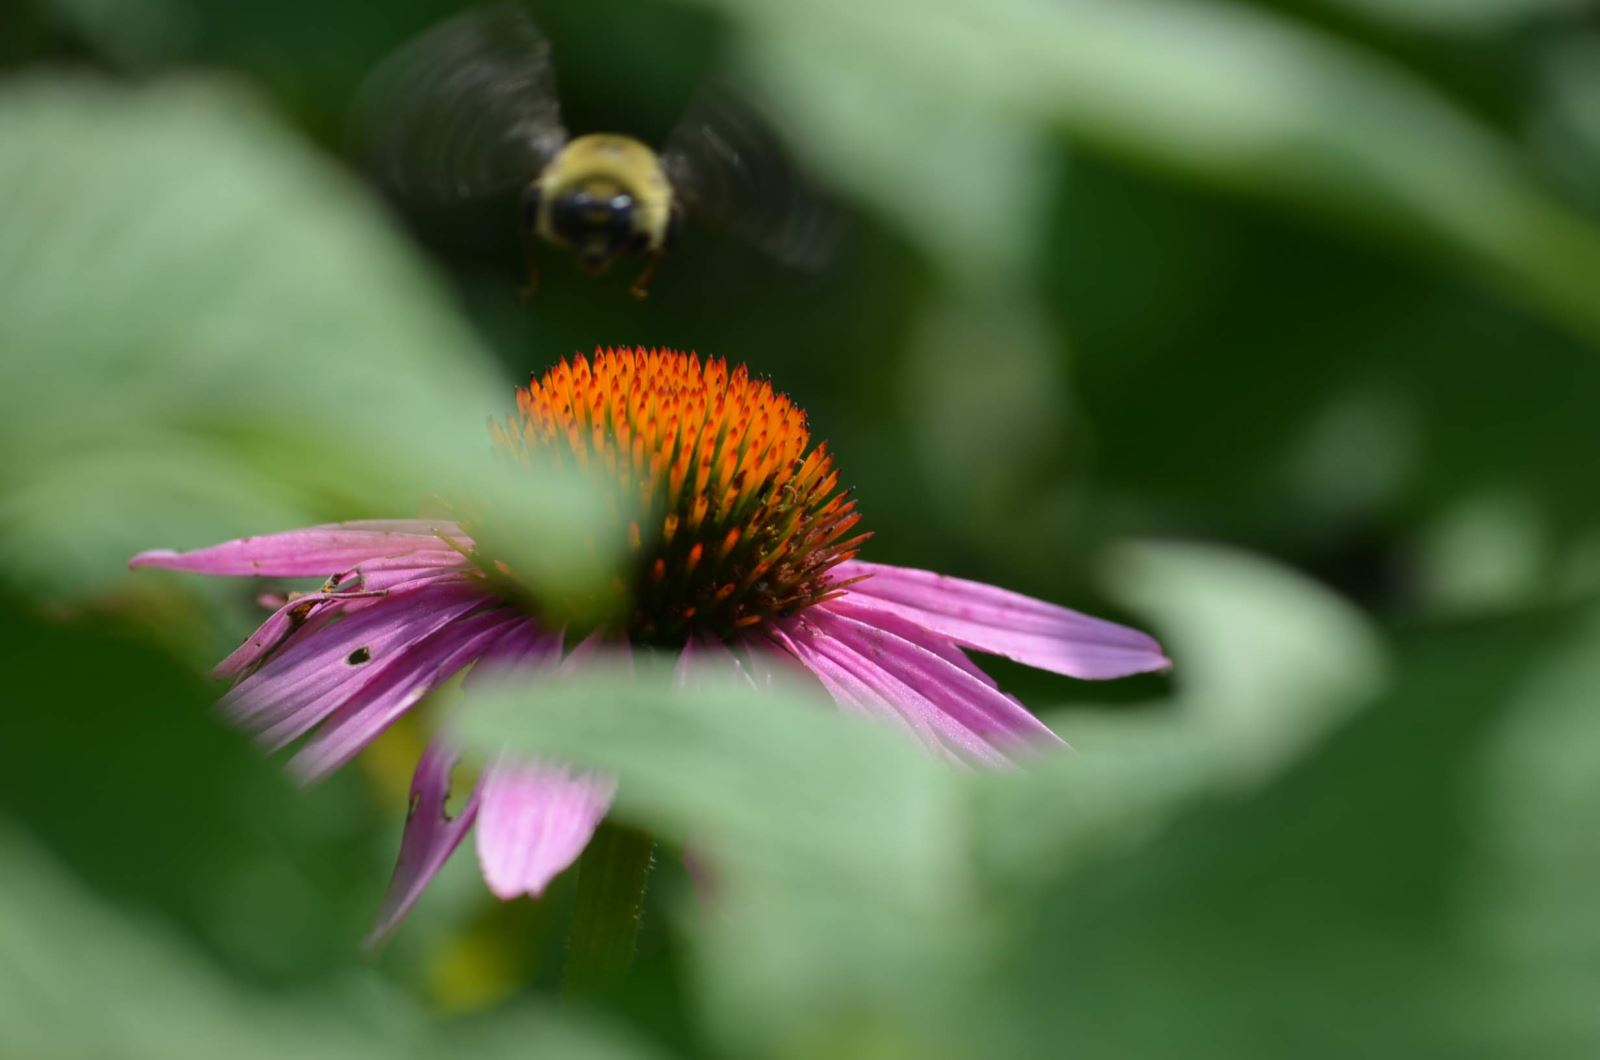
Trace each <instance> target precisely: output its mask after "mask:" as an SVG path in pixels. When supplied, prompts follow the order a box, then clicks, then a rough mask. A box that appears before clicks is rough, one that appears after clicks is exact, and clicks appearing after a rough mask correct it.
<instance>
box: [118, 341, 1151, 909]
mask: <svg viewBox="0 0 1600 1060" xmlns="http://www.w3.org/2000/svg"><path fill="white" fill-rule="evenodd" d="M494 434H495V442H496V445H497V447H498V448H500V449H501V450H503V451H505V452H508V453H510V454H512V455H513V456H521V457H533V456H560V457H562V458H569V459H575V460H576V461H577V462H578V463H579V464H581V465H583V466H585V467H587V468H588V469H590V470H592V471H600V472H602V473H604V474H605V475H607V476H615V480H616V482H617V483H618V484H619V487H620V488H621V489H622V490H623V491H625V496H626V497H627V499H628V500H629V501H630V502H632V503H634V504H635V505H636V507H635V508H634V510H636V511H638V512H641V513H646V514H644V515H641V517H640V519H639V520H638V521H635V522H634V523H633V524H632V525H630V527H629V543H630V546H631V549H632V561H631V573H632V578H631V584H629V583H627V582H619V583H618V584H617V585H615V586H614V587H613V589H614V590H615V591H616V592H617V593H618V595H619V598H622V599H625V600H627V601H629V604H628V606H627V608H624V611H625V612H626V613H625V615H624V617H623V618H621V619H619V620H618V621H616V622H615V623H610V624H607V625H604V626H602V627H601V628H600V629H597V630H594V631H592V632H590V633H589V634H588V635H587V636H586V637H585V638H584V639H583V641H582V643H580V644H578V645H576V646H575V647H573V648H572V649H571V650H569V649H568V647H567V644H566V639H567V638H566V635H565V634H564V632H563V630H562V629H560V628H557V624H556V623H555V622H553V621H552V620H551V619H550V618H549V617H548V616H542V615H541V614H540V613H539V611H538V609H537V608H536V607H534V606H532V605H531V604H529V603H527V602H526V597H525V596H524V595H523V594H519V593H517V592H514V591H508V589H509V587H510V586H511V585H512V584H513V581H512V579H510V577H509V574H510V572H509V568H507V566H506V565H505V563H504V562H503V561H500V560H499V559H497V557H495V556H493V555H486V554H484V552H485V549H486V548H487V546H486V545H483V544H479V543H475V541H474V534H473V529H474V527H473V526H471V525H467V526H463V525H461V523H460V522H455V521H446V520H392V521H367V522H353V523H337V524H332V525H327V526H317V527H311V528H309V529H305V530H293V531H289V532H287V533H280V534H269V535H266V536H262V537H250V538H244V539H242V540H238V541H230V542H227V543H225V544H221V545H216V546H213V547H211V548H204V549H199V550H197V551H194V552H183V553H177V552H170V551H155V552H145V553H141V554H140V555H138V556H135V557H134V558H133V560H132V561H131V565H132V566H134V567H166V568H169V569H172V570H182V571H195V572H198V573H203V574H223V575H247V576H260V577H269V578H300V577H316V578H324V579H326V580H325V581H324V582H323V584H322V585H321V587H320V588H318V589H317V590H315V591H313V592H307V593H301V594H290V595H289V596H288V597H287V598H286V599H284V600H283V601H282V602H281V605H280V606H278V607H277V608H276V610H274V611H273V613H272V615H271V617H269V618H268V619H267V620H266V621H265V622H264V623H263V624H262V625H261V627H260V628H259V629H257V630H256V632H255V633H254V634H252V635H251V636H250V637H249V639H247V640H246V641H245V642H244V644H242V645H241V646H240V647H239V648H238V650H236V651H235V652H234V653H233V654H232V655H230V656H228V658H226V659H224V660H223V661H222V662H221V663H220V664H219V665H218V667H217V670H216V672H217V674H218V675H219V676H222V677H227V678H236V679H237V683H236V684H234V686H233V688H232V689H231V690H230V691H229V692H228V694H227V695H226V696H225V697H224V698H223V700H222V706H223V707H224V709H225V710H226V712H227V713H228V715H229V716H231V717H232V718H234V719H235V720H236V721H238V722H239V723H240V724H242V725H243V726H245V727H247V728H248V729H250V730H252V731H254V732H256V733H257V734H259V735H260V736H261V738H262V739H263V740H264V741H265V742H266V743H267V744H268V745H269V746H271V747H273V748H274V749H276V748H281V747H284V746H286V745H288V744H291V743H295V742H297V741H303V742H301V744H300V747H299V749H298V750H297V751H296V753H295V755H294V757H293V758H292V760H291V761H290V768H291V769H292V770H293V771H294V772H295V773H296V774H297V775H298V776H300V777H301V778H303V779H306V780H314V779H317V778H320V777H322V776H324V775H326V774H327V773H329V772H330V771H332V770H334V769H336V768H338V767H339V766H341V765H343V764H344V763H346V762H348V761H350V759H351V758H353V757H354V756H355V755H356V754H357V753H358V752H359V751H361V749H362V748H364V747H366V746H367V745H368V744H369V743H371V742H372V741H373V739H374V738H376V737H377V736H378V735H379V734H380V733H381V732H383V731H384V729H385V728H387V727H388V726H389V725H390V724H392V723H393V722H394V721H395V720H396V719H397V718H399V717H400V716H401V715H403V714H404V713H405V712H406V711H408V710H410V709H411V708H412V707H413V706H415V705H416V704H417V703H418V701H420V700H421V699H422V698H423V697H424V696H426V695H427V694H428V692H429V691H430V690H431V689H433V688H434V687H436V686H437V685H439V684H440V683H442V682H444V681H446V680H448V679H449V678H450V677H452V676H453V675H454V674H456V673H458V672H459V671H461V670H463V669H464V668H466V667H469V666H472V665H473V664H479V665H483V666H499V665H521V666H531V667H539V666H555V665H559V664H562V663H563V661H564V660H568V661H570V660H572V659H573V658H574V657H575V656H581V655H582V654H583V653H585V652H586V651H587V650H589V649H591V648H592V647H594V646H596V645H602V644H605V643H607V642H612V643H623V642H631V643H640V644H643V643H648V644H652V645H657V646H666V647H670V648H674V649H677V650H679V651H681V652H682V653H683V654H684V656H685V657H688V656H689V655H691V654H695V655H698V654H700V653H706V652H711V653H716V654H717V655H718V656H720V657H722V658H723V659H724V661H731V662H732V664H733V665H734V666H736V667H737V668H738V669H740V670H742V671H743V672H745V673H746V674H748V675H750V676H751V677H752V679H756V680H759V679H761V677H762V675H764V674H766V673H769V672H771V671H772V670H773V669H775V668H778V667H785V666H787V667H790V668H793V666H794V664H795V663H798V665H799V667H802V668H803V669H804V670H805V671H809V672H810V673H811V674H812V675H814V676H815V678H816V680H817V681H818V682H820V683H821V685H822V687H823V688H825V689H826V690H827V692H828V693H829V694H830V695H831V696H832V698H833V699H834V700H836V701H837V702H838V703H839V705H840V706H841V707H843V708H845V709H846V710H850V711H853V712H858V713H864V714H869V715H874V716H878V717H881V718H883V719H886V720H888V721H889V722H892V723H894V724H896V725H899V726H901V727H902V728H904V729H905V730H906V731H907V732H908V733H910V734H911V735H912V736H913V737H914V738H916V739H919V740H921V741H922V742H924V743H925V744H926V745H927V746H928V747H929V748H930V749H931V750H932V751H933V752H934V753H936V754H940V755H944V756H948V757H950V758H952V759H955V760H958V761H968V762H974V763H994V764H999V763H1004V762H1006V761H1008V760H1009V759H1010V758H1011V757H1012V756H1013V755H1014V754H1015V753H1016V752H1017V751H1019V750H1020V749H1022V748H1023V747H1026V746H1027V745H1030V744H1038V743H1040V742H1046V743H1055V742H1059V741H1058V740H1057V737H1056V736H1055V734H1054V733H1052V732H1051V731H1050V730H1049V729H1048V728H1046V727H1045V726H1044V725H1043V724H1042V723H1041V722H1040V721H1039V720H1038V719H1036V718H1035V717H1034V716H1033V715H1032V714H1030V713H1028V711H1027V710H1026V709H1025V708H1024V707H1023V706H1022V704H1021V703H1019V702H1018V701H1017V700H1016V699H1014V698H1013V697H1011V696H1009V695H1007V694H1006V693H1004V692H1002V691H1001V690H1000V689H999V688H998V687H997V685H996V684H995V682H994V681H993V680H992V679H991V678H990V677H989V676H988V675H986V674H985V673H984V672H983V671H982V670H980V669H979V668H978V667H977V666H976V665H974V664H973V663H972V662H971V660H969V659H968V657H967V655H966V652H967V650H973V651H979V652H987V653H989V654H993V655H1001V656H1004V657H1006V658H1009V659H1014V660H1016V661H1017V662H1020V663H1025V664H1027V665H1029V666H1034V667H1038V668H1040V669H1043V670H1049V671H1052V672H1054V673H1059V674H1066V675H1069V676H1072V677H1078V678H1086V679H1090V680H1100V679H1106V678H1115V677H1123V676H1126V675H1129V674H1135V673H1141V672H1144V671H1149V670H1158V669H1162V668H1164V667H1166V666H1167V665H1168V662H1167V659H1166V658H1165V657H1164V656H1163V655H1162V653H1161V648H1160V646H1159V645H1158V644H1157V643H1156V642H1155V641H1154V640H1152V639H1151V638H1150V637H1148V636H1146V635H1145V634H1143V633H1140V632H1138V631H1137V630H1133V629H1129V628H1127V627H1124V626H1119V625H1116V624H1114V623H1111V622H1107V621H1104V620H1102V619H1098V618H1092V617H1090V616H1088V615H1083V614H1080V613H1078V612H1076V611H1070V610H1067V609H1066V608H1063V607H1057V606H1055V605H1054V604H1048V603H1044V602H1042V601H1039V600H1035V599H1032V598H1030V597H1027V596H1022V595H1019V594H1017V593H1013V592H1008V591H1006V590H1004V589H997V588H994V587H992V586H988V585H983V584H980V583H977V582H971V581H965V580H963V579H960V578H951V577H945V576H943V575H939V574H934V573H931V572H929V571H923V570H913V569H910V568H905V567H893V566H886V565H883V564H877V563H866V562H862V561H860V560H857V559H855V558H854V557H855V554H856V549H857V547H858V546H859V545H860V543H861V542H862V541H863V540H864V539H865V536H866V535H859V534H857V535H852V530H853V529H854V528H855V526H856V523H857V521H858V519H859V516H858V514H857V513H856V511H855V505H854V501H853V500H852V499H851V498H850V496H849V494H848V492H846V491H841V490H840V489H839V488H838V472H837V471H835V470H834V469H833V466H832V464H833V461H832V458H831V456H830V455H829V454H828V452H827V449H826V447H825V446H823V445H818V446H817V447H815V448H812V447H811V445H810V434H809V431H808V430H807V426H806V420H805V414H804V413H803V412H802V411H801V410H800V409H799V408H797V407H796V406H795V405H794V404H793V403H792V402H791V401H790V400H789V399H788V398H787V397H785V396H784V395H782V394H779V393H777V392H776V391H774V390H773V389H772V386H771V385H770V384H769V383H767V382H765V381H761V380H756V379H752V378H751V377H750V376H749V374H748V373H747V372H746V370H745V369H744V368H743V367H739V368H735V369H733V370H732V371H730V370H729V369H728V366H727V364H726V362H724V361H722V360H706V361H702V360H700V358H699V357H697V356H695V355H693V354H689V355H685V354H681V353H675V352H669V351H658V350H642V349H640V350H634V349H624V350H603V351H599V352H597V353H596V354H595V357H594V360H593V362H592V363H591V362H590V361H589V360H588V359H586V358H584V357H581V356H579V357H576V358H574V359H573V360H572V361H571V362H566V361H563V362H562V363H561V364H560V365H558V366H556V367H555V368H552V369H551V370H550V371H548V372H546V373H545V374H544V376H543V377H541V378H539V379H537V380H535V381H533V382H531V383H530V384H529V385H528V386H527V387H525V388H523V389H520V390H519V391H518V392H517V411H516V413H515V414H514V415H512V416H511V417H509V418H508V420H507V422H506V423H505V424H504V425H503V426H502V425H496V428H495V431H494ZM469 523H470V520H469ZM480 536H482V535H480ZM455 759H456V755H455V753H454V752H453V751H452V750H451V749H450V748H449V747H447V746H445V745H443V744H442V743H440V742H439V741H437V740H436V741H435V742H434V743H433V744H432V745H431V746H429V748H428V749H427V750H426V751H425V752H424V753H423V755H422V758H421V760H420V761H419V762H418V763H417V768H416V773H415V776H414V778H413V780H412V785H411V812H410V815H409V816H408V818H407V821H406V827H405V832H404V835H403V837H402V839H401V846H400V856H399V861H398V864H397V866H396V869H395V876H394V880H393V882H392V883H391V885H390V891H389V895H388V897H387V899H386V900H385V903H384V908H383V912H382V914H381V916H380V918H379V924H378V927H377V932H376V933H377V934H379V935H381V934H383V933H386V932H388V931H389V930H391V929H392V928H393V927H394V925H395V924H396V923H398V922H399V920H400V918H401V917H403V916H404V915H405V913H406V912H407V911H408V910H409V909H410V908H411V906H412V905H413V904H414V903H415V902H416V900H417V898H418V896H419V895H420V894H421V892H422V889H423V888H424V887H425V886H426V885H427V883H428V881H429V880H430V879H432V877H433V876H434V874H435V873H437V872H438V870H439V868H440V867H441V866H442V865H443V864H444V862H445V860H446V859H447V858H448V857H449V856H450V855H451V853H453V852H454V850H455V848H456V847H457V846H458V845H459V844H460V842H461V841H462V839H463V838H464V837H465V836H466V834H467V832H468V830H470V829H471V828H473V826H474V824H476V827H477V847H478V857H479V861H480V864H481V866H482V869H483V876H484V880H485V881H486V882H487V884H488V886H489V889H490V890H491V891H492V892H494V894H495V895H497V896H499V897H500V898H502V899H510V898H514V897H516V896H517V895H520V894H529V895H538V894H540V893H541V892H542V891H543V890H544V889H545V887H546V885H548V884H549V882H550V881H551V879H553V878H554V877H555V876H556V875H557V874H558V873H560V872H561V871H562V870H563V869H565V868H567V867H568V866H569V865H571V864H572V862H573V861H574V860H575V859H576V858H577V857H578V855H579V854H580V853H581V852H582V851H583V849H584V847H585V845H586V844H587V843H588V842H589V839H590V837H591V836H592V835H593V833H594V831H595V828H596V827H597V826H598V825H599V823H600V821H601V819H602V818H603V817H604V816H605V813H606V810H607V808H608V807H609V805H610V801H611V796H612V793H613V785H612V783H611V781H610V780H608V779H606V778H603V777H598V776H595V775H592V774H585V773H581V772H576V771H573V770H569V769H566V768H561V767H559V766H555V765H551V764H548V763H540V762H532V761H520V762H508V761H497V762H493V763H491V764H490V765H489V766H487V767H486V768H485V769H484V771H483V772H482V774H481V776H480V777H479V779H478V782H477V785H476V787H475V788H474V790H473V792H472V794H471V796H470V798H469V799H468V801H467V803H466V805H465V807H464V808H463V809H462V810H461V812H460V813H459V814H458V815H457V816H455V817H453V818H452V817H450V816H449V815H448V814H447V813H446V811H445V801H446V797H447V796H448V794H449V785H450V770H451V767H452V766H453V764H454V762H455Z"/></svg>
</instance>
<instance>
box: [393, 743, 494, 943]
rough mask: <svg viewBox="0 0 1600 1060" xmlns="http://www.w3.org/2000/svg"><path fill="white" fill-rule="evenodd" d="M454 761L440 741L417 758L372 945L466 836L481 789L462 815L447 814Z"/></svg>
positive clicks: (396, 921)
mask: <svg viewBox="0 0 1600 1060" xmlns="http://www.w3.org/2000/svg"><path fill="white" fill-rule="evenodd" d="M455 762H456V755H455V754H454V753H453V752H451V751H448V750H446V749H445V748H444V747H443V746H442V745H440V744H437V743H435V744H430V745H429V746H428V748H427V749H426V750H425V751H423V752H422V758H421V759H419V760H418V762H417V770H416V772H415V773H414V774H412V777H411V809H410V811H409V812H408V813H407V815H406V828H405V832H404V834H403V835H402V836H401V837H400V856H399V858H398V859H397V860H396V861H395V866H394V876H393V877H392V878H391V879H390V880H389V890H388V893H387V894H385V895H384V897H383V906H382V909H381V910H380V911H379V913H378V922H377V924H376V925H374V926H373V929H372V933H371V934H370V935H368V936H367V945H368V946H375V945H377V944H378V943H379V942H382V941H383V940H384V939H385V938H386V937H388V935H389V934H390V933H391V932H392V931H394V929H395V928H396V927H397V926H399V923H400V921H401V920H402V919H403V918H404V917H405V915H406V914H407V913H409V912H410V911H411V907H412V906H414V905H416V904H417V899H418V898H420V897H422V892H423V890H424V889H425V888H426V887H427V886H428V884H429V882H430V881H432V879H433V878H434V876H436V875H437V874H438V872H439V870H440V869H441V868H443V867H444V863H445V862H446V861H448V860H449V859H450V855H451V854H453V853H455V849H456V847H458V846H460V845H461V840H462V839H464V838H466V835H467V831H468V829H470V828H471V827H472V822H473V819H474V818H476V817H477V815H478V793H477V792H476V791H474V792H473V793H472V796H471V798H469V799H468V800H467V805H466V806H465V807H464V808H463V809H462V811H461V813H460V815H459V816H457V817H454V818H452V817H450V815H449V814H447V813H446V812H445V800H446V799H448V798H449V797H450V768H451V767H452V766H453V765H455Z"/></svg>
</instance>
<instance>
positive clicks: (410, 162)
mask: <svg viewBox="0 0 1600 1060" xmlns="http://www.w3.org/2000/svg"><path fill="white" fill-rule="evenodd" d="M354 129H355V134H356V137H357V148H358V150H359V151H360V153H361V154H362V155H363V156H364V157H365V160H366V162H367V163H368V165H370V166H371V167H372V168H373V169H374V171H375V172H376V173H377V175H378V177H379V179H380V180H381V181H382V182H383V183H384V184H386V185H387V186H388V187H389V188H390V189H391V190H392V191H393V192H395V193H396V194H397V195H399V196H400V197H401V198H402V199H409V200H412V201H418V202H424V203H430V204H434V205H452V204H458V203H464V202H467V201H469V200H474V199H484V198H489V197H493V196H499V195H505V194H508V193H510V192H513V191H516V190H520V191H521V193H522V203H523V217H522V239H523V246H524V251H525V256H526V259H527V269H528V285H527V287H526V288H524V294H525V295H528V294H532V292H533V290H534V289H535V288H536V287H537V285H538V279H539V272H538V260H537V256H536V254H535V248H536V246H537V243H538V242H539V241H541V240H542V241H544V242H546V243H549V244H552V245H554V246H556V247H560V248H562V249H564V250H567V251H569V252H571V253H572V254H573V255H574V256H575V257H576V258H577V261H578V265H579V266H580V267H581V268H582V269H583V270H584V271H585V272H588V273H590V274H591V275H599V274H600V273H603V272H605V271H606V270H607V269H609V268H610V267H611V266H612V265H613V264H614V263H616V262H617V261H618V260H620V259H623V258H630V257H643V258H645V259H646V262H645V265H644V267H643V269H642V271H641V272H640V273H639V274H638V276H637V278H636V279H635V280H634V281H633V284H632V286H631V288H630V290H631V292H632V294H633V295H634V297H635V298H643V297H645V295H646V294H647V292H648V289H649V285H650V281H651V280H652V279H653V278H654V276H655V273H656V269H657V268H658V267H659V266H660V264H661V260H662V258H663V257H664V256H665V255H666V253H667V252H668V250H670V249H671V247H672V246H673V244H674V243H675V241H676V240H677V238H678V236H679V235H680V234H681V232H682V230H683V226H684V218H685V216H686V215H687V216H689V217H691V218H694V219H695V220H700V219H702V218H703V219H705V220H706V221H707V222H709V223H711V224H712V225H713V226H714V227H720V228H722V229H724V230H726V231H728V232H729V233H730V234H732V235H735V236H737V237H740V238H742V239H744V240H746V241H747V242H750V243H753V244H755V245H756V246H758V247H760V248H761V249H763V250H765V251H767V252H768V253H769V254H771V255H772V256H773V257H775V258H777V259H778V260H779V261H781V262H783V263H785V264H789V265H793V266H797V267H801V268H815V267H818V266H819V265H820V264H821V263H822V261H823V260H824V258H825V257H826V254H827V252H828V249H829V245H830V243H831V229H832V225H831V224H830V223H829V218H828V216H827V213H826V211H825V210H824V209H823V208H822V207H821V205H820V204H819V203H818V201H817V200H816V199H815V198H813V197H812V196H810V195H809V194H807V192H806V190H805V188H804V186H803V184H802V182H801V181H800V180H798V179H797V177H796V174H795V171H794V169H793V167H792V166H791V165H790V164H789V162H788V160H787V158H786V156H785V154H784V152H783V150H782V149H781V147H780V145H779V144H778V142H777V141H776V139H775V138H774V137H773V136H772V135H771V134H770V132H768V130H767V129H766V127H765V125H764V124H762V123H761V121H760V120H759V119H758V118H757V117H756V116H755V115H754V113H753V112H752V111H750V110H749V109H748V108H746V107H744V106H743V105H742V104H740V103H738V102H737V99H736V97H734V96H733V95H732V94H730V93H726V92H712V91H709V90H708V91H703V92H702V93H701V94H700V96H699V97H698V99H697V100H696V101H695V103H694V104H692V105H691V106H690V108H689V110H688V112H687V113H686V114H685V115H684V117H683V118H682V120H680V121H679V123H678V125H677V126H676V128H675V129H674V130H673V131H672V133H671V135H669V136H668V138H667V141H666V143H665V145H664V146H663V147H662V148H661V150H660V151H659V152H658V151H655V150H653V149H652V148H650V147H649V146H647V145H646V144H645V143H643V142H642V141H640V140H637V139H634V138H633V137H631V136H624V135H621V134H618V133H590V134H588V135H585V136H578V137H575V138H573V137H569V136H568V134H567V130H566V129H565V127H564V126H563V125H562V123H561V107H560V103H559V100H558V99H557V96H556V86H555V68H554V65H553V64H552V62H551V58H550V44H549V42H548V41H547V40H546V39H545V37H544V35H543V34H542V33H540V32H539V30H538V28H537V27H536V26H534V24H533V22H532V20H531V19H529V18H528V17H527V15H525V14H524V13H523V12H522V11H520V10H519V9H517V8H516V7H514V6H511V5H509V4H507V5H501V6H497V7H490V8H484V9H480V10H474V11H468V12H466V13H465V14H462V15H458V16H456V17H455V18H452V19H450V20H448V21H446V22H444V23H442V24H440V25H438V26H436V27H435V28H433V29H431V30H429V31H427V32H425V33H424V34H423V35H422V36H421V37H419V38H417V39H416V40H414V41H412V42H411V43H409V44H407V45H405V46H403V47H402V48H401V49H400V50H399V51H398V52H396V53H395V54H394V55H393V56H391V57H390V58H389V59H387V60H386V61H385V62H384V63H383V64H382V65H381V66H380V67H379V68H378V69H377V70H376V71H374V73H373V74H372V75H371V77H369V78H368V80H367V83H366V84H365V85H364V86H363V88H362V90H361V93H360V95H359V97H358V100H357V104H356V111H355V123H354Z"/></svg>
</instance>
